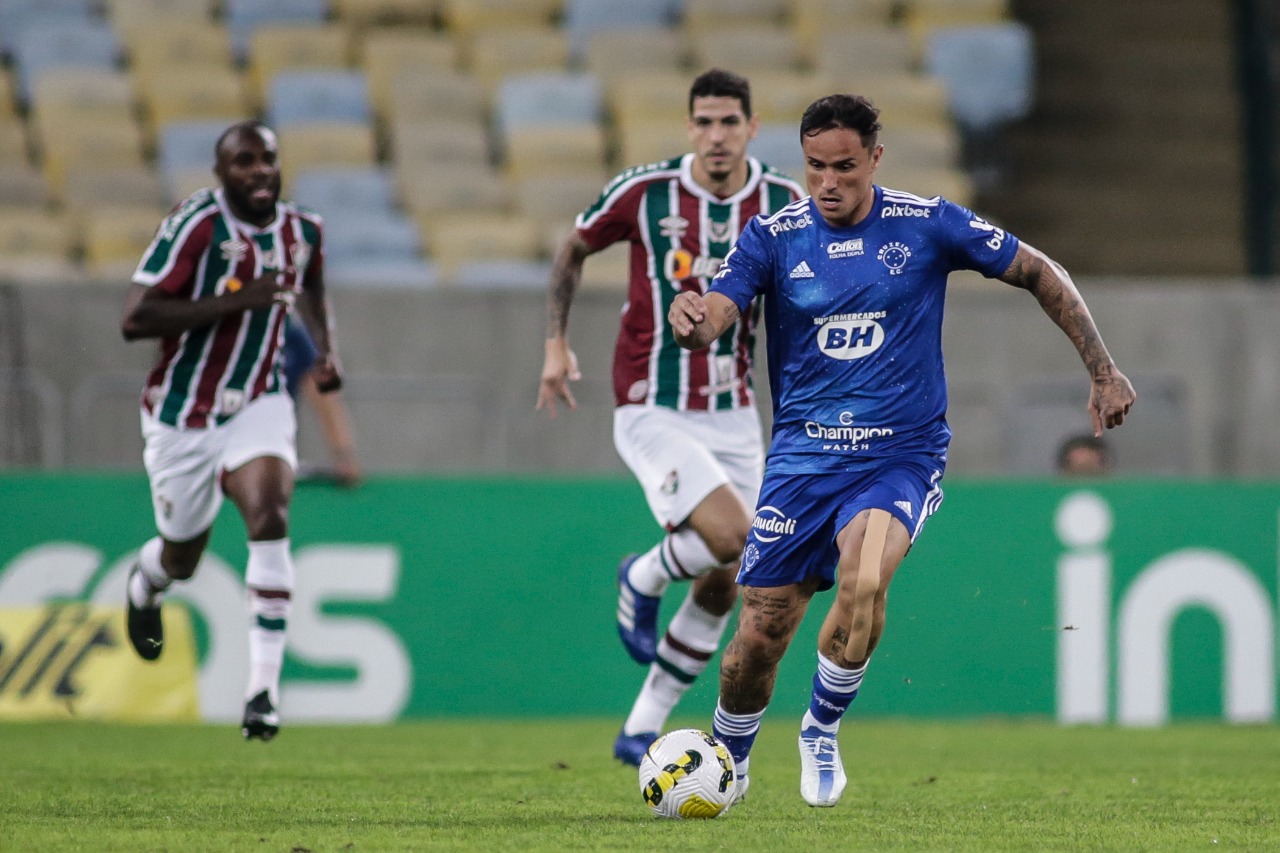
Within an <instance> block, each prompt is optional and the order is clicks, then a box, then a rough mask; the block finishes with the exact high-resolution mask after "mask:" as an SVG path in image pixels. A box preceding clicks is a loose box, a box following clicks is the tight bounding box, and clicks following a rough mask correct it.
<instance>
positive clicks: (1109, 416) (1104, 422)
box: [1089, 367, 1138, 436]
mask: <svg viewBox="0 0 1280 853" xmlns="http://www.w3.org/2000/svg"><path fill="white" fill-rule="evenodd" d="M1137 399H1138V394H1137V392H1135V391H1134V390H1133V385H1131V384H1130V383H1129V379H1128V377H1126V376H1125V375H1124V374H1123V373H1121V372H1120V371H1119V370H1116V369H1115V368H1114V367H1113V368H1111V370H1110V371H1108V372H1106V373H1103V374H1101V375H1098V376H1095V377H1094V378H1093V388H1092V390H1091V391H1090V393H1089V416H1090V417H1091V418H1092V419H1093V434H1094V435H1095V436H1101V435H1102V428H1103V427H1106V428H1107V429H1113V428H1115V427H1118V426H1120V424H1122V423H1124V416H1125V415H1127V414H1129V408H1130V407H1131V406H1132V405H1133V402H1134V401H1135V400H1137Z"/></svg>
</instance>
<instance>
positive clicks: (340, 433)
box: [282, 317, 363, 489]
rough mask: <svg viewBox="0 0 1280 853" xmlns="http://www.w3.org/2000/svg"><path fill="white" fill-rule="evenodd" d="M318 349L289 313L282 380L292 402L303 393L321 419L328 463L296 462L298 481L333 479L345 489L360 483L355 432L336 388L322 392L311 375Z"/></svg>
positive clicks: (301, 325) (304, 328) (331, 480)
mask: <svg viewBox="0 0 1280 853" xmlns="http://www.w3.org/2000/svg"><path fill="white" fill-rule="evenodd" d="M318 356H319V352H318V351H317V350H316V345H315V343H314V342H313V341H312V340H311V335H309V334H308V333H307V327H306V325H305V324H303V323H300V322H298V321H297V318H296V317H291V318H290V320H289V323H288V325H287V326H286V327H285V333H284V353H283V355H282V357H283V359H284V380H285V387H286V388H287V389H288V390H289V396H290V397H292V398H293V400H294V402H295V404H296V403H297V402H298V399H299V396H298V395H299V394H301V395H302V399H304V400H305V401H306V402H307V404H308V405H309V406H310V407H311V410H312V411H313V412H315V415H316V419H317V420H318V421H319V422H320V432H321V434H322V435H323V436H324V443H325V446H326V447H328V448H329V457H330V464H329V465H328V466H323V465H321V466H317V465H308V464H307V463H306V462H305V461H299V462H298V481H299V482H316V483H335V484H337V485H339V486H342V487H343V488H346V489H354V488H355V487H356V486H359V485H360V481H361V479H362V478H363V475H362V474H361V471H360V460H359V459H358V458H357V456H356V436H355V431H354V430H353V429H352V428H351V413H350V411H349V410H348V409H347V404H346V401H345V400H344V399H343V394H342V392H341V391H339V390H333V391H329V392H327V393H326V392H323V391H321V390H320V387H319V385H318V384H317V383H316V377H315V376H313V375H312V373H311V371H312V368H314V367H315V366H316V362H317V358H318Z"/></svg>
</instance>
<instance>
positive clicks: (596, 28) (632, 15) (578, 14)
mask: <svg viewBox="0 0 1280 853" xmlns="http://www.w3.org/2000/svg"><path fill="white" fill-rule="evenodd" d="M679 9H680V3H679V2H678V0H627V2H625V3H620V2H618V0H566V2H565V8H564V24H563V26H564V29H565V32H567V33H568V34H569V52H570V54H571V55H572V56H573V57H574V58H575V59H578V60H581V59H582V57H583V54H584V52H585V51H586V49H587V42H588V41H589V40H590V39H591V36H592V34H593V33H598V32H600V31H602V30H621V29H629V28H632V27H668V26H674V25H675V23H676V19H677V17H678V13H679Z"/></svg>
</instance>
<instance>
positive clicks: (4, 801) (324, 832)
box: [0, 714, 1280, 853]
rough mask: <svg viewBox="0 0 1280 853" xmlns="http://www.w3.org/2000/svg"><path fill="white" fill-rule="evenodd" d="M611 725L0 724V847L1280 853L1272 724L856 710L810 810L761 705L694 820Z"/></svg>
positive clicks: (792, 724)
mask: <svg viewBox="0 0 1280 853" xmlns="http://www.w3.org/2000/svg"><path fill="white" fill-rule="evenodd" d="M691 722H693V721H685V724H690V723H691ZM616 726H617V722H616V721H613V720H608V721H606V720H555V721H523V720H521V721H483V720H471V721H448V722H443V721H439V722H419V723H404V724H399V725H393V726H385V727H383V726H368V727H351V726H344V727H326V726H297V725H295V726H288V725H287V721H286V727H285V728H284V730H283V731H282V733H281V735H280V737H279V738H277V739H276V740H275V741H274V742H272V743H269V744H261V743H257V742H254V743H244V742H242V741H241V740H240V737H239V733H238V730H237V729H236V727H235V726H204V725H201V726H177V725H173V726H163V725H162V726H147V727H142V726H122V725H98V724H87V723H68V724H43V723H40V724H37V723H29V724H28V723H7V724H0V850H3V851H5V853H14V852H15V851H42V853H43V851H60V850H85V851H112V850H118V851H130V853H137V851H199V850H210V851H241V850H243V851H263V853H268V851H269V852H270V853H277V851H279V853H304V851H314V853H321V852H322V851H381V850H456V851H502V850H509V851H520V853H532V851H563V850H626V851H646V850H654V851H657V850H664V851H666V850H697V851H701V850H732V851H769V853H786V851H824V850H841V851H846V850H893V849H901V850H975V851H978V850H981V851H988V850H1153V851H1154V850H1160V851H1165V850H1264V849H1280V731H1278V730H1277V729H1276V728H1275V727H1272V726H1251V727H1228V726H1221V725H1213V724H1186V725H1176V726H1171V727H1168V728H1163V729H1156V730H1125V729H1118V728H1059V727H1055V726H1053V725H1051V724H1048V723H1042V722H1018V721H988V722H981V723H908V722H863V721H859V720H850V721H848V722H846V724H845V726H844V729H843V731H842V733H841V739H840V740H841V748H842V750H843V753H844V762H845V767H846V769H847V771H848V774H849V788H848V790H846V792H845V795H844V799H843V800H842V801H841V802H840V804H839V805H838V806H836V807H835V808H833V809H812V808H809V807H808V806H806V805H805V804H804V802H803V801H802V800H801V799H800V794H799V788H798V773H799V771H798V757H797V752H796V745H795V737H796V728H797V720H794V719H787V718H785V717H784V715H782V714H772V715H770V716H769V717H766V719H765V726H764V730H763V731H762V733H761V735H760V739H759V740H758V741H757V744H756V749H755V751H754V753H753V755H752V762H753V763H752V773H751V776H752V781H751V793H750V795H749V797H748V799H747V801H746V802H745V803H743V804H741V805H740V806H738V807H736V808H735V809H734V810H733V811H731V812H730V813H729V814H728V815H727V816H725V817H724V818H721V819H718V820H713V821H687V822H680V821H664V820H659V819H657V818H653V817H651V816H650V815H649V813H648V811H647V809H646V808H645V807H644V805H643V803H642V801H641V799H640V794H639V787H638V784H637V781H636V773H635V771H634V770H633V769H632V768H630V767H624V766H622V765H620V764H618V763H616V762H614V761H612V760H611V759H610V757H609V754H610V745H611V744H612V740H613V736H614V734H615V733H616Z"/></svg>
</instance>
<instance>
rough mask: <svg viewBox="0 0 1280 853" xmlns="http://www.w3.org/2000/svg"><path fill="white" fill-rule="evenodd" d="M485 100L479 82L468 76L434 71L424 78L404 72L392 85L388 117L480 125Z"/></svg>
mask: <svg viewBox="0 0 1280 853" xmlns="http://www.w3.org/2000/svg"><path fill="white" fill-rule="evenodd" d="M486 104H487V98H486V95H485V90H484V87H483V86H481V85H480V81H479V80H477V79H476V78H475V77H472V76H471V75H470V74H463V73H461V72H454V71H435V72H432V73H430V74H424V73H422V72H419V71H417V70H416V69H404V70H402V71H401V72H400V73H399V74H398V75H397V76H396V77H395V79H393V80H392V81H391V94H390V101H389V116H390V118H391V119H392V120H400V119H437V120H441V121H450V120H469V121H475V122H480V121H483V120H484V117H485V114H486Z"/></svg>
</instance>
